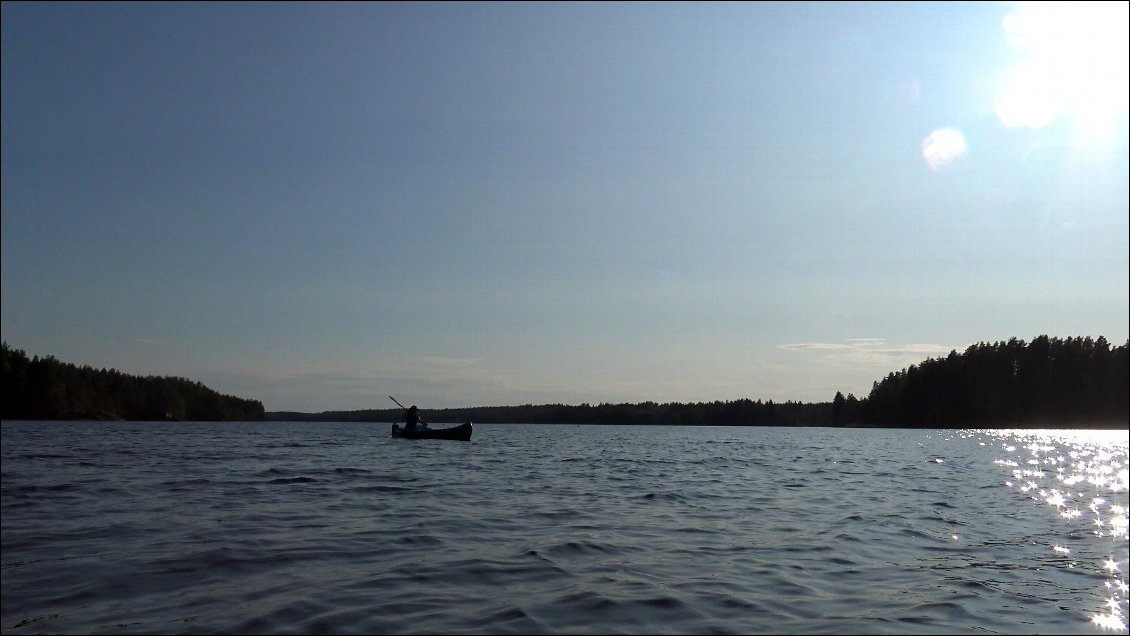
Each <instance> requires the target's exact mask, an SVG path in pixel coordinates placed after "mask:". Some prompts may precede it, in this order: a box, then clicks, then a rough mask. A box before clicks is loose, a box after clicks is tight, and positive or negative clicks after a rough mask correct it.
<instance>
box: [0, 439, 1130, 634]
mask: <svg viewBox="0 0 1130 636" xmlns="http://www.w3.org/2000/svg"><path fill="white" fill-rule="evenodd" d="M0 430H2V434H3V445H2V446H3V449H2V459H3V473H2V521H3V532H2V574H3V586H2V611H0V629H2V633H4V634H33V633H393V634H404V633H449V634H482V633H522V634H531V633H532V634H536V633H562V634H566V633H600V634H604V633H696V634H727V633H740V634H745V633H902V634H943V633H944V634H948V633H976V634H983V633H990V634H991V633H1006V634H1019V633H1078V634H1101V633H1126V630H1127V628H1126V620H1127V619H1126V613H1127V586H1126V574H1125V573H1126V569H1127V567H1128V564H1127V546H1128V544H1127V521H1126V519H1127V507H1128V503H1127V486H1128V478H1127V464H1128V456H1127V455H1128V451H1127V447H1128V442H1127V434H1126V432H1125V431H1118V432H1071V431H1041V432H1026V433H1025V432H1016V431H1008V432H1000V431H998V432H987V431H937V430H929V431H919V430H892V429H882V430H871V429H866V430H864V429H826V428H815V429H787V428H724V427H708V428H689V427H638V428H637V427H628V426H604V427H601V426H518V425H477V426H476V428H475V435H474V438H473V439H472V441H471V442H455V441H413V440H400V439H392V438H391V437H389V425H387V424H380V425H377V424H359V423H340V424H324V423H318V424H313V423H236V424H230V423H229V424H213V423H178V424H144V423H103V422H77V423H75V422H71V423H41V422H35V423H33V422H3V424H2V427H0Z"/></svg>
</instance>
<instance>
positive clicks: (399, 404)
mask: <svg viewBox="0 0 1130 636" xmlns="http://www.w3.org/2000/svg"><path fill="white" fill-rule="evenodd" d="M388 399H390V400H392V401H393V402H396V405H397V406H399V407H400V408H402V409H404V410H405V411H407V410H408V409H407V407H405V406H404V405H403V404H401V403H400V401H399V400H397V399H396V398H394V397H392V396H391V395H390V396H388ZM420 423H421V424H423V425H424V426H427V425H428V423H427V422H425V421H424V420H420Z"/></svg>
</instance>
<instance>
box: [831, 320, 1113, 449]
mask: <svg viewBox="0 0 1130 636" xmlns="http://www.w3.org/2000/svg"><path fill="white" fill-rule="evenodd" d="M1128 352H1130V340H1128V341H1127V343H1126V344H1123V345H1122V346H1120V347H1111V345H1110V343H1109V342H1107V340H1106V338H1103V337H1102V336H1100V337H1098V338H1097V339H1091V338H1090V337H1086V338H1084V337H1078V338H1067V339H1060V338H1050V337H1048V336H1046V335H1044V336H1039V337H1037V338H1035V339H1033V340H1032V342H1030V343H1025V342H1024V341H1023V340H1018V339H1016V338H1012V339H1010V340H1009V341H1007V342H995V343H991V344H990V343H984V342H982V343H978V344H975V345H971V346H970V347H969V348H967V349H966V350H965V352H964V353H957V351H956V350H954V351H950V353H949V355H948V356H946V357H944V358H931V359H927V360H926V361H924V362H922V363H921V364H918V365H911V366H910V367H908V368H906V369H903V370H902V371H899V372H897V373H891V374H889V375H888V376H887V377H886V378H884V379H883V380H882V381H877V382H875V383H874V384H873V385H872V388H871V394H870V395H868V396H867V398H866V399H865V400H854V401H853V399H852V398H844V397H843V396H842V395H841V394H837V397H836V398H835V399H834V400H833V419H834V420H835V421H837V422H839V423H848V424H850V423H862V424H872V425H880V426H882V425H898V426H903V427H929V428H938V427H941V428H945V427H948V426H953V425H961V426H963V427H965V426H969V427H977V426H984V425H991V426H1037V427H1038V426H1048V427H1056V428H1063V427H1071V426H1104V427H1117V428H1125V427H1126V424H1127V420H1128V419H1130V407H1128V399H1127V396H1128V393H1130V389H1128V387H1130V376H1128V372H1127V368H1128V366H1130V365H1128V364H1127V361H1128Z"/></svg>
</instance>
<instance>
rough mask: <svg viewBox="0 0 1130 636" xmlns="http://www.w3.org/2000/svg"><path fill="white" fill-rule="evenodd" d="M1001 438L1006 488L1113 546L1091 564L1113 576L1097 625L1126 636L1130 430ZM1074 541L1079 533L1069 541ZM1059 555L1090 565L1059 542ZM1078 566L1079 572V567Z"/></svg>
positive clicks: (998, 433)
mask: <svg viewBox="0 0 1130 636" xmlns="http://www.w3.org/2000/svg"><path fill="white" fill-rule="evenodd" d="M981 432H982V433H986V434H988V435H990V436H992V437H995V438H999V439H998V440H997V441H998V444H999V449H1000V451H1001V452H1002V453H1003V454H1004V456H1003V457H1000V458H998V459H996V460H994V463H995V464H997V465H999V466H1003V467H1005V468H1006V469H1008V470H1009V471H1010V473H1011V479H1009V480H1006V481H1005V484H1006V485H1007V486H1008V487H1009V488H1012V489H1016V490H1017V491H1018V492H1021V493H1024V494H1026V495H1027V496H1029V497H1030V498H1031V499H1032V500H1033V501H1034V502H1037V503H1039V504H1042V505H1047V506H1050V507H1052V508H1054V509H1055V512H1056V514H1057V516H1058V517H1060V518H1061V519H1063V520H1065V521H1066V522H1069V523H1073V524H1081V525H1080V526H1079V528H1080V531H1081V532H1082V533H1083V534H1088V533H1089V534H1091V535H1093V536H1095V537H1098V538H1099V539H1100V540H1102V541H1109V543H1110V550H1111V553H1110V554H1109V555H1107V556H1105V557H1099V558H1095V559H1094V561H1093V563H1092V564H1091V566H1092V567H1093V568H1094V570H1095V572H1096V573H1097V574H1099V575H1101V576H1104V577H1105V578H1106V582H1105V586H1104V589H1103V592H1102V594H1103V597H1104V598H1106V601H1105V602H1103V603H1101V604H1100V605H1098V606H1097V607H1096V608H1095V612H1094V613H1092V614H1091V622H1092V623H1093V624H1094V625H1096V626H1098V627H1101V628H1103V629H1110V630H1116V631H1122V632H1125V631H1126V628H1127V624H1126V617H1127V612H1128V598H1130V595H1128V593H1127V583H1126V575H1125V570H1126V568H1127V567H1128V560H1130V540H1128V536H1130V535H1128V530H1127V528H1128V522H1127V512H1128V509H1130V505H1128V503H1127V496H1128V491H1130V440H1128V438H1127V435H1126V432H1125V431H1089V430H1084V431H1072V430H1059V429H1055V430H1052V429H1042V430H995V431H994V430H989V431H981ZM1069 536H1072V535H1069ZM1050 547H1051V549H1052V550H1053V551H1054V552H1056V553H1057V554H1062V555H1072V554H1074V555H1075V557H1078V559H1077V560H1075V561H1074V562H1073V563H1074V564H1075V565H1078V566H1080V567H1087V566H1088V563H1087V562H1086V560H1085V559H1088V558H1090V557H1088V556H1087V555H1085V554H1081V553H1082V552H1083V551H1082V550H1075V549H1073V547H1072V546H1070V545H1060V544H1059V543H1055V544H1053V545H1051V546H1050ZM1072 567H1073V566H1072Z"/></svg>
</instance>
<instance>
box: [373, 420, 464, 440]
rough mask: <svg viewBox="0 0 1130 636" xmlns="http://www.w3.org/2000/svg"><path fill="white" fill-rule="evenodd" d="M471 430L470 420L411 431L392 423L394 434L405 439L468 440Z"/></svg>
mask: <svg viewBox="0 0 1130 636" xmlns="http://www.w3.org/2000/svg"><path fill="white" fill-rule="evenodd" d="M471 432H472V426H471V423H470V422H467V423H466V424H460V425H459V426H453V427H451V428H428V429H424V430H422V431H409V430H406V429H404V428H402V427H401V426H400V425H399V424H393V425H392V436H393V437H402V438H404V439H456V440H461V441H464V442H466V441H469V440H470V439H471Z"/></svg>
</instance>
